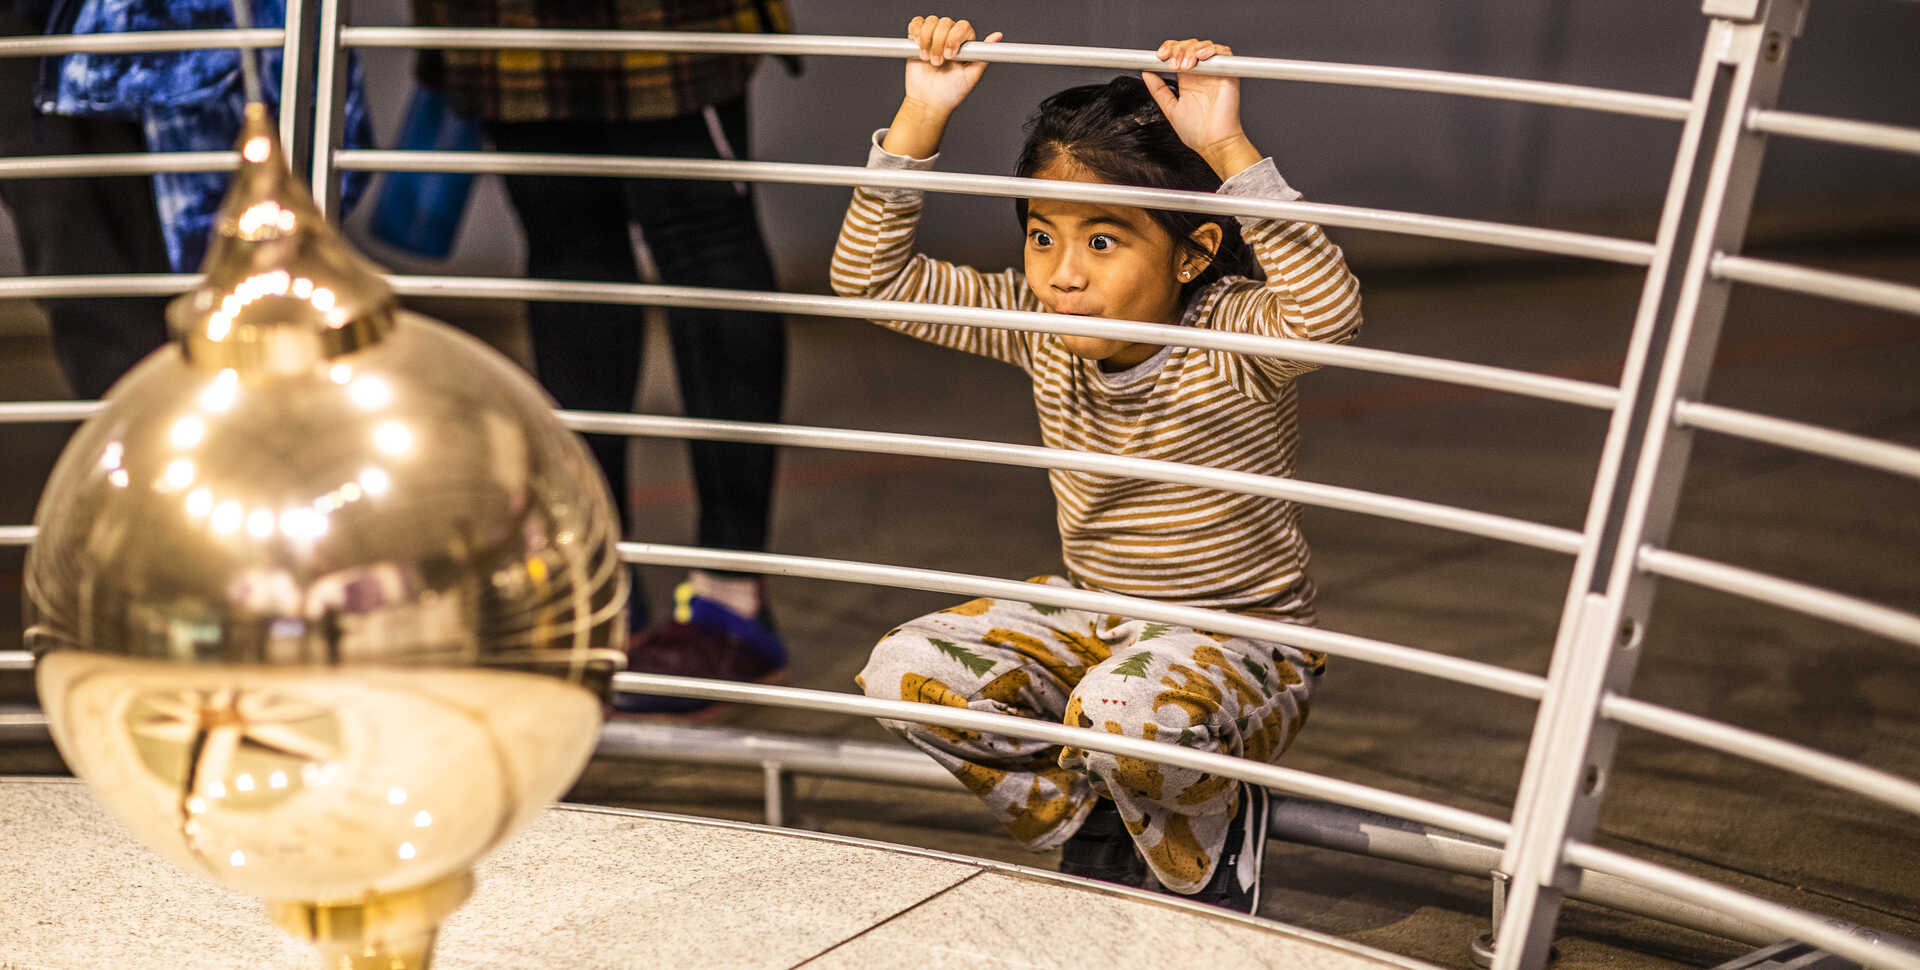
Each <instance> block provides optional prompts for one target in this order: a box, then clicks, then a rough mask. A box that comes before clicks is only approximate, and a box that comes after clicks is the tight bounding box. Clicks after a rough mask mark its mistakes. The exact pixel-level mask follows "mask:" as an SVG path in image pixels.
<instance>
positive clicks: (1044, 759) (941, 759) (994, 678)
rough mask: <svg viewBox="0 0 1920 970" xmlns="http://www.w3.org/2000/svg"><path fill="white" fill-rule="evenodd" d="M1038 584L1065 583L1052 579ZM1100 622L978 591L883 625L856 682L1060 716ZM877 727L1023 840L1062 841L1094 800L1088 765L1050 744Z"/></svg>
mask: <svg viewBox="0 0 1920 970" xmlns="http://www.w3.org/2000/svg"><path fill="white" fill-rule="evenodd" d="M1038 581H1046V582H1048V583H1050V584H1052V585H1065V581H1064V580H1061V579H1057V578H1050V577H1042V578H1041V580H1036V582H1038ZM1102 619H1103V617H1100V616H1099V615H1097V614H1092V613H1084V612H1080V611H1077V610H1064V609H1057V608H1055V607H1050V606H1041V607H1036V606H1032V605H1029V604H1027V603H1019V602H1014V601H1010V600H995V599H977V600H974V601H972V602H970V603H964V604H961V605H959V606H956V607H953V608H951V609H948V610H943V611H941V612H939V613H931V614H928V615H926V616H923V617H920V618H918V619H915V620H912V621H909V622H907V623H905V624H902V625H901V626H899V627H897V628H896V629H894V630H892V631H889V632H888V633H887V635H886V636H884V637H882V638H881V639H880V642H879V643H878V644H877V645H875V647H874V648H873V654H872V656H871V657H870V658H869V659H868V660H867V665H866V668H865V669H864V670H862V671H861V672H860V675H859V677H857V678H856V682H857V683H858V684H859V685H860V688H861V690H863V691H865V692H866V695H867V696H869V697H875V698H882V699H886V700H907V701H919V702H922V703H927V704H942V705H946V706H948V707H964V708H968V709H971V710H976V711H991V712H994V713H998V714H1012V715H1016V716H1019V717H1030V718H1046V719H1048V720H1057V719H1058V718H1059V717H1060V716H1061V714H1062V713H1063V712H1064V711H1065V710H1066V707H1067V701H1068V696H1069V692H1070V691H1071V690H1072V689H1073V685H1074V684H1075V683H1077V682H1078V681H1079V680H1080V678H1081V677H1082V676H1083V675H1084V674H1085V673H1086V671H1087V670H1088V669H1089V668H1091V667H1093V666H1094V665H1096V664H1099V663H1100V662H1101V661H1103V660H1105V659H1107V657H1108V649H1107V645H1106V643H1105V642H1103V640H1102V639H1101V638H1100V636H1099V635H1098V634H1097V633H1096V632H1095V630H1096V627H1097V625H1098V624H1099V623H1100V622H1101V620H1102ZM881 723H882V724H884V725H885V726H886V727H887V728H889V729H890V730H892V731H894V732H895V733H897V734H899V735H901V736H902V737H904V738H905V739H906V740H907V741H908V743H910V744H912V745H913V746H914V747H916V748H919V749H920V750H921V751H924V752H926V753H927V754H928V755H929V756H931V757H932V758H933V759H934V760H935V761H936V762H938V763H939V764H940V765H941V766H942V767H944V768H946V769H947V770H948V771H950V772H952V773H953V775H954V777H956V778H958V779H959V780H960V782H961V783H962V784H963V785H965V786H966V787H967V789H968V790H969V791H971V792H973V793H974V794H975V795H977V796H979V798H980V799H981V800H982V801H983V802H985V804H986V806H987V810H988V811H989V812H991V813H992V814H993V816H994V817H995V818H996V819H997V820H999V822H1000V823H1001V824H1002V825H1004V826H1006V828H1007V831H1008V832H1009V833H1010V834H1012V836H1013V837H1014V839H1015V840H1016V841H1018V842H1019V843H1020V844H1021V845H1024V846H1026V847H1028V848H1031V849H1048V848H1052V847H1054V846H1057V845H1059V844H1060V843H1062V842H1064V841H1066V840H1067V839H1068V837H1070V836H1071V835H1073V833H1074V832H1075V830H1077V829H1078V828H1079V827H1080V825H1081V823H1082V821H1083V820H1084V819H1085V818H1086V817H1087V814H1088V812H1089V811H1091V810H1092V808H1093V805H1094V795H1093V792H1092V790H1091V789H1090V788H1089V787H1088V783H1087V775H1086V773H1085V772H1084V771H1081V770H1080V769H1079V768H1077V767H1073V768H1066V767H1062V766H1061V764H1060V753H1061V752H1060V747H1059V746H1058V745H1055V744H1051V743H1048V742H1044V741H1031V740H1026V739H1022V738H1013V737H1007V736H1003V735H996V734H983V733H981V732H978V731H962V730H954V729H950V728H943V727H934V726H930V725H924V724H916V723H913V722H908V721H882V722H881Z"/></svg>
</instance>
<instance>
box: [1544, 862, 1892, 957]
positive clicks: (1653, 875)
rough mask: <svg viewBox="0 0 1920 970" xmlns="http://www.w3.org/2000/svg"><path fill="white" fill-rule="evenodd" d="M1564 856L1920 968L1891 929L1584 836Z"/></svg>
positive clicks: (1845, 951)
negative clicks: (1806, 908) (1783, 900)
mask: <svg viewBox="0 0 1920 970" xmlns="http://www.w3.org/2000/svg"><path fill="white" fill-rule="evenodd" d="M1565 861H1566V862H1568V863H1569V864H1572V865H1576V866H1580V867H1583V868H1585V869H1588V870H1591V871H1593V872H1601V873H1606V874H1607V875H1610V876H1616V877H1618V878H1620V879H1624V880H1626V881H1628V882H1630V883H1633V884H1634V885H1637V886H1640V887H1642V888H1646V889H1651V890H1653V891H1655V892H1659V893H1662V894H1664V895H1666V896H1668V897H1671V898H1673V899H1681V900H1686V901H1688V902H1692V903H1694V904H1696V905H1700V906H1704V907H1706V908H1708V909H1711V910H1714V911H1716V912H1721V913H1726V914H1728V915H1730V916H1735V917H1738V918H1741V919H1745V920H1750V921H1752V922H1754V923H1758V924H1760V925H1762V926H1767V927H1771V928H1772V929H1774V930H1777V931H1778V932H1779V934H1780V936H1782V937H1784V938H1788V939H1795V940H1800V941H1802V942H1806V943H1811V944H1813V945H1815V946H1818V947H1820V948H1821V949H1823V950H1826V951H1828V952H1830V953H1836V954H1839V955H1840V956H1843V957H1846V958H1848V959H1851V960H1855V961H1858V962H1859V963H1860V964H1861V965H1863V966H1867V967H1873V968H1875V970H1920V950H1916V949H1915V947H1914V945H1913V943H1912V941H1909V940H1903V939H1901V938H1899V937H1897V936H1894V935H1893V934H1891V933H1880V932H1878V931H1872V930H1866V931H1863V930H1862V928H1860V927H1856V926H1853V925H1852V924H1848V923H1843V922H1840V921H1838V920H1829V919H1827V918H1826V917H1824V916H1818V915H1815V914H1813V913H1807V912H1802V911H1801V910H1797V909H1794V908H1792V907H1789V906H1783V905H1781V904H1779V903H1775V902H1770V901H1768V900H1765V899H1761V898H1760V897H1758V896H1754V895H1751V894H1748V893H1743V892H1741V891H1739V890H1737V889H1732V888H1730V887H1727V886H1722V885H1719V884H1717V883H1714V882H1712V881H1710V880H1706V879H1702V878H1700V877H1698V876H1689V875H1687V874H1685V873H1681V872H1676V871H1674V870H1672V869H1669V868H1667V867H1665V866H1661V865H1656V864H1654V863H1651V862H1647V861H1645V860H1643V859H1636V858H1634V857H1632V856H1629V855H1626V854H1624V853H1620V852H1614V851H1612V850H1610V849H1602V848H1600V847H1599V846H1595V845H1589V844H1587V843H1584V842H1569V843H1567V847H1566V853H1565Z"/></svg>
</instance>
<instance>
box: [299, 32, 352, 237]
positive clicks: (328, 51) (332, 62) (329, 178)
mask: <svg viewBox="0 0 1920 970" xmlns="http://www.w3.org/2000/svg"><path fill="white" fill-rule="evenodd" d="M307 2H308V3H310V4H317V5H318V7H319V15H318V16H317V17H316V18H315V20H316V28H315V33H316V36H315V38H314V43H313V49H314V71H313V121H312V134H313V168H312V169H311V172H310V174H311V179H312V181H311V185H312V186H313V201H314V203H315V204H316V205H318V206H319V207H320V211H321V212H323V213H325V214H326V215H328V216H330V217H333V218H335V219H338V218H339V215H338V210H339V208H340V178H339V175H338V174H337V173H336V172H335V171H334V167H333V153H334V150H335V149H337V148H339V147H340V144H341V141H342V139H343V138H344V137H345V134H346V104H347V52H346V51H345V50H343V49H342V48H341V46H340V26H341V24H342V23H343V22H344V21H345V20H346V2H347V0H307Z"/></svg>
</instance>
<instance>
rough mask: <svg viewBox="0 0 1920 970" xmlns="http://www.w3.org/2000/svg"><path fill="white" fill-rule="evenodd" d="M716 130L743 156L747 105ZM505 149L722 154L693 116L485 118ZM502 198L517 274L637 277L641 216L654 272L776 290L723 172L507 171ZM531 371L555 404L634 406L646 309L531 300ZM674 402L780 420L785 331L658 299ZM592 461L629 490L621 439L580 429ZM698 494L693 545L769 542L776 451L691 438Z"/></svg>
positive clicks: (754, 229) (774, 319)
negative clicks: (523, 267) (516, 243)
mask: <svg viewBox="0 0 1920 970" xmlns="http://www.w3.org/2000/svg"><path fill="white" fill-rule="evenodd" d="M717 114H718V116H719V120H720V122H721V127H722V130H723V132H724V134H725V137H726V140H727V142H728V143H729V144H730V146H731V147H732V148H733V150H734V151H736V152H737V153H738V154H739V156H740V157H742V158H745V157H748V155H747V114H746V103H745V102H744V101H737V102H734V103H732V104H728V105H725V106H721V107H719V108H718V109H717ZM487 131H488V134H489V135H490V136H491V138H492V140H493V143H494V145H495V147H497V148H499V149H500V150H501V151H508V152H556V153H567V154H617V155H663V156H681V157H698V158H717V157H719V151H718V148H717V146H716V144H715V141H714V138H713V136H712V134H711V133H710V132H709V130H708V127H707V122H706V118H705V117H704V116H703V115H701V114H692V115H682V116H680V117H677V118H669V119H664V120H660V121H645V122H566V121H559V122H529V123H495V124H490V125H488V126H487ZM506 186H507V197H508V199H509V200H510V201H511V202H512V204H513V208H514V210H515V212H516V213H517V214H518V215H519V217H520V225H521V228H522V229H523V230H524V231H525V233H526V242H527V275H528V276H529V277H532V278H536V279H557V280H601V281H607V282H615V283H632V282H638V281H639V278H640V276H639V271H638V269H637V267H636V263H635V259H634V253H633V246H632V240H631V237H630V236H629V233H628V223H629V222H632V223H635V224H637V225H638V226H639V228H640V233H641V236H642V237H643V238H644V239H645V240H646V243H647V248H648V249H649V250H650V251H651V252H652V253H653V257H654V261H655V263H656V264H657V265H658V266H659V270H660V278H661V282H663V283H667V284H672V285H685V286H708V287H718V288H725V289H744V290H771V289H773V288H774V279H773V265H772V262H771V261H770V260H769V259H768V257H767V247H766V243H765V242H764V241H763V240H762V239H761V236H760V227H759V223H758V221H757V220H756V218H755V215H754V210H753V197H752V195H751V194H750V193H749V192H745V191H742V190H740V189H737V188H736V187H735V186H734V185H733V183H731V182H679V181H655V180H640V179H603V178H576V177H570V176H550V175H521V176H515V175H509V176H507V177H506ZM527 314H528V323H529V327H530V329H531V336H532V339H533V351H534V362H535V365H536V367H537V369H538V372H539V377H540V383H541V384H543V385H545V386H546V388H547V391H548V392H549V393H551V394H552V395H553V396H554V398H555V399H557V400H558V401H559V402H560V404H561V406H562V407H566V408H578V409H583V410H593V411H631V410H632V409H633V402H634V393H635V391H636V390H637V389H638V382H639V368H640V357H641V352H642V347H643V343H644V340H643V338H644V327H643V321H644V319H645V315H644V309H643V308H641V307H637V306H609V305H599V304H585V303H532V304H529V306H528V310H527ZM667 322H668V327H669V332H670V334H671V338H672V343H673V357H674V370H675V372H676V374H677V376H678V378H679V384H680V396H681V402H682V406H683V407H684V408H685V410H686V413H687V414H688V415H689V416H692V417H699V418H726V419H733V420H743V421H778V420H779V419H780V406H781V399H782V397H783V396H784V394H785V389H786V331H785V327H784V323H783V321H782V320H781V318H780V317H779V316H777V315H774V314H769V313H747V312H740V311H733V310H685V309H673V310H670V311H668V314H667ZM587 441H588V445H589V447H591V448H592V450H593V454H594V458H595V459H596V460H597V461H598V462H599V463H600V467H601V470H603V471H604V472H605V473H606V476H607V481H608V482H609V483H611V484H612V486H613V492H614V496H615V500H616V501H617V502H619V503H620V506H621V508H623V509H624V508H626V506H627V500H628V487H627V474H626V444H627V440H626V439H625V438H623V437H615V436H607V435H589V436H588V437H587ZM689 448H690V450H691V453H692V459H693V477H694V485H695V489H696V491H697V492H698V495H699V503H700V509H699V522H700V525H699V542H700V544H701V545H703V546H710V547H716V548H722V549H745V550H760V549H764V548H765V547H766V539H767V520H768V511H769V507H770V505H771V502H772V496H773V472H774V449H773V448H771V447H769V446H765V445H744V444H728V443H722V442H711V441H695V442H691V443H690V444H689Z"/></svg>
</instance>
